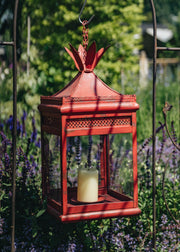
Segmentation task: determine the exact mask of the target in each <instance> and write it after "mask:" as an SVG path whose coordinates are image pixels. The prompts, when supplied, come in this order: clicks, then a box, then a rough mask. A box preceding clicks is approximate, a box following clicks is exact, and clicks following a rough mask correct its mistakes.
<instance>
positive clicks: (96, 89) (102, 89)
mask: <svg viewBox="0 0 180 252" xmlns="http://www.w3.org/2000/svg"><path fill="white" fill-rule="evenodd" d="M70 48H71V51H70V50H69V49H67V48H65V49H66V51H67V52H68V53H69V55H70V56H71V58H72V59H73V61H74V62H75V65H76V67H77V69H78V70H79V73H78V74H77V75H76V76H75V78H74V79H73V80H72V81H71V82H70V83H69V84H68V85H66V86H65V87H64V88H63V89H62V90H60V91H58V92H57V93H56V94H54V95H52V96H43V97H41V105H39V109H40V111H44V110H46V111H47V110H49V111H56V112H57V111H59V112H60V113H61V114H70V113H86V112H87V113H100V112H105V111H106V112H108V111H109V112H110V111H111V112H118V111H120V110H121V111H125V110H127V111H129V110H134V111H135V110H137V109H138V108H139V105H138V104H137V103H136V96H135V95H122V94H120V93H118V92H117V91H115V90H113V89H112V88H110V87H109V86H107V85H106V84H105V83H104V82H103V81H102V80H100V79H99V78H98V77H97V76H96V75H95V73H94V72H93V70H94V67H95V66H96V65H97V64H98V62H99V60H100V58H101V57H102V55H103V54H104V52H105V51H106V50H107V49H108V47H106V48H105V49H104V48H101V49H100V50H99V51H98V52H96V44H95V42H93V43H92V45H91V46H90V47H89V49H88V51H87V52H86V51H85V49H84V48H83V46H82V45H80V46H79V48H78V51H77V50H76V49H75V48H74V47H73V46H72V45H70Z"/></svg>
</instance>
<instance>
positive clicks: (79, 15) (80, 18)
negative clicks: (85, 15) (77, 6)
mask: <svg viewBox="0 0 180 252" xmlns="http://www.w3.org/2000/svg"><path fill="white" fill-rule="evenodd" d="M86 2H87V0H85V1H84V4H83V7H82V9H81V11H80V13H79V22H80V23H81V24H82V23H83V21H82V20H81V18H80V17H81V14H82V12H83V10H84V7H85V5H86ZM93 17H94V15H93V16H92V17H91V18H90V19H89V20H88V21H87V24H89V23H90V22H91V20H92V19H93Z"/></svg>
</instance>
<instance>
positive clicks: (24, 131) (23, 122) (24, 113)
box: [21, 110, 27, 136]
mask: <svg viewBox="0 0 180 252" xmlns="http://www.w3.org/2000/svg"><path fill="white" fill-rule="evenodd" d="M26 117H27V113H26V112H25V110H24V111H23V115H22V117H21V121H22V132H21V134H22V136H26V125H25V121H26Z"/></svg>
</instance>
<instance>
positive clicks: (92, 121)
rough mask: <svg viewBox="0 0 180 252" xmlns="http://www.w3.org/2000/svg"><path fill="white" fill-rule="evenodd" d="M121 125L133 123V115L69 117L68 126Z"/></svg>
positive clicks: (69, 127)
mask: <svg viewBox="0 0 180 252" xmlns="http://www.w3.org/2000/svg"><path fill="white" fill-rule="evenodd" d="M120 125H131V117H130V116H127V117H109V118H82V119H81V118H80V119H68V120H67V122H66V127H67V128H68V129H71V128H73V129H74V128H96V127H111V126H120Z"/></svg>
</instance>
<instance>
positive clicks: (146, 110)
mask: <svg viewBox="0 0 180 252" xmlns="http://www.w3.org/2000/svg"><path fill="white" fill-rule="evenodd" d="M175 90H177V92H176V94H175V92H174V91H175ZM137 101H138V103H139V104H140V109H139V111H138V112H137V134H138V141H139V142H142V141H144V139H146V138H147V137H148V136H150V135H151V134H152V83H151V82H150V83H149V84H148V86H147V87H146V88H144V89H142V90H141V91H140V92H138V93H137ZM166 101H168V102H169V103H170V104H171V105H172V106H173V108H172V110H171V112H169V114H168V119H167V120H168V122H170V121H174V123H175V128H176V130H177V132H178V134H179V121H178V116H179V115H178V112H177V111H178V110H179V83H178V80H177V81H174V82H172V83H171V84H169V83H167V84H165V83H164V82H163V81H160V82H157V86H156V123H157V125H156V127H158V126H160V125H159V121H161V122H163V121H164V119H163V113H162V109H163V107H164V105H165V102H166ZM178 137H179V135H178Z"/></svg>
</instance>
